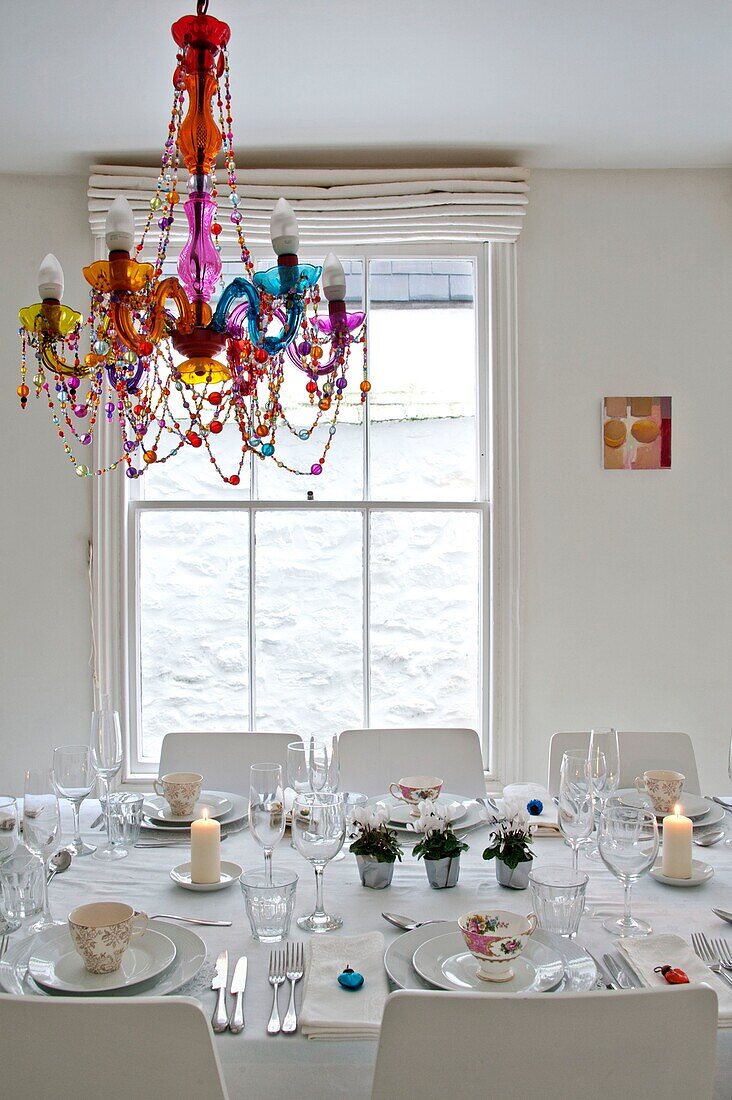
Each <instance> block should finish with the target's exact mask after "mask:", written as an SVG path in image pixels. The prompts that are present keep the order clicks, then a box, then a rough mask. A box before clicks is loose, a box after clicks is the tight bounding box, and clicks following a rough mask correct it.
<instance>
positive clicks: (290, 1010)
mask: <svg viewBox="0 0 732 1100" xmlns="http://www.w3.org/2000/svg"><path fill="white" fill-rule="evenodd" d="M285 973H286V976H287V980H288V982H289V983H290V1003H289V1005H288V1006H287V1012H286V1014H285V1019H284V1020H283V1022H282V1030H283V1032H284V1033H285V1035H292V1034H293V1032H295V1031H297V1011H296V1008H295V986H296V985H297V983H298V982H299V981H300V979H301V978H302V976H303V974H304V973H305V964H304V962H303V950H302V941H300V942H299V943H288V945H287V969H286V971H285Z"/></svg>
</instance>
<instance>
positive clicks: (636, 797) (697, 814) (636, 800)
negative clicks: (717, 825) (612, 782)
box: [615, 787, 716, 821]
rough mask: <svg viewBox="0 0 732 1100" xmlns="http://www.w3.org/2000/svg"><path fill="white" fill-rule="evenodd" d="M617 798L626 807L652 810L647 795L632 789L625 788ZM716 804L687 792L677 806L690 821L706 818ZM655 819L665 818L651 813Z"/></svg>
mask: <svg viewBox="0 0 732 1100" xmlns="http://www.w3.org/2000/svg"><path fill="white" fill-rule="evenodd" d="M615 794H616V797H617V798H622V800H623V802H624V803H625V805H626V806H640V807H642V808H643V809H648V810H650V809H652V808H653V807H652V806H651V800H650V798H649V796H648V795H647V794H643V793H639V792H638V791H636V790H635V789H634V788H633V787H625V788H624V789H622V790H619V791H616V792H615ZM715 805H716V803H715V802H712V801H711V800H710V799H708V798H702V796H701V795H700V794H689V793H688V791H682V792H681V794H680V795H679V806H680V807H681V812H682V814H683V815H684V817H690V818H691V820H692V821H695V820H696V819H697V818H701V817H706V815H707V814H708V813H709V810H710V808H711V807H712V806H715ZM653 812H654V813H655V815H656V817H658V818H661V817H666V816H667V814H666V813H659V812H658V811H657V810H654V811H653Z"/></svg>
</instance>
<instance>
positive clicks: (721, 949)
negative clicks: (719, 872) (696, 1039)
mask: <svg viewBox="0 0 732 1100" xmlns="http://www.w3.org/2000/svg"><path fill="white" fill-rule="evenodd" d="M711 944H712V947H713V948H714V949H715V951H716V952H717V956H718V958H719V965H720V966H721V967H722V970H732V948H730V946H729V944H728V943H727V941H726V940H712V941H711ZM0 954H1V952H0Z"/></svg>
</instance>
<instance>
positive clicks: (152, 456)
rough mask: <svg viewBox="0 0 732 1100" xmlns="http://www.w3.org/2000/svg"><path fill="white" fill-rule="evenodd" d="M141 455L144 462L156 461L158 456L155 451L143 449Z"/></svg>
mask: <svg viewBox="0 0 732 1100" xmlns="http://www.w3.org/2000/svg"><path fill="white" fill-rule="evenodd" d="M142 457H143V458H144V459H145V462H148V463H150V462H156V461H157V457H158V456H157V452H156V451H144V452H143V455H142Z"/></svg>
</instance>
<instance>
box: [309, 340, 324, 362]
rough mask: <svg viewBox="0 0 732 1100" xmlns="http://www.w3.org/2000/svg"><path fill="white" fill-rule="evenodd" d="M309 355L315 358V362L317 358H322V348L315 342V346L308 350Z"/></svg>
mask: <svg viewBox="0 0 732 1100" xmlns="http://www.w3.org/2000/svg"><path fill="white" fill-rule="evenodd" d="M310 355H311V356H312V358H313V359H314V360H315V362H316V363H317V361H318V359H322V358H323V349H322V348H319V347H318V346H317V344H316V346H315V347H314V348H313V349H312V351H311V352H310Z"/></svg>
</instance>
